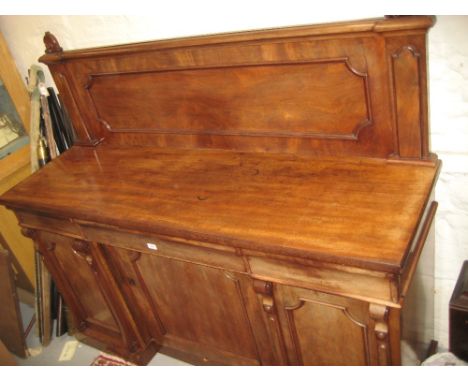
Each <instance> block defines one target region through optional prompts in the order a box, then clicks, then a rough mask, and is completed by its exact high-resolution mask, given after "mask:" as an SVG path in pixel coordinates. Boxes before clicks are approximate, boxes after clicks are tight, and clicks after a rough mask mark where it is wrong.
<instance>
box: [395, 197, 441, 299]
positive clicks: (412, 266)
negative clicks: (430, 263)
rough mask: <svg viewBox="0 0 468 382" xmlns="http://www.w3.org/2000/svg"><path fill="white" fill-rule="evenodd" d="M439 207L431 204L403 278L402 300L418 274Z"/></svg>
mask: <svg viewBox="0 0 468 382" xmlns="http://www.w3.org/2000/svg"><path fill="white" fill-rule="evenodd" d="M437 207H438V203H437V202H432V203H431V206H430V208H429V211H428V214H427V216H426V219H425V220H424V223H423V226H422V230H421V233H420V235H419V237H418V241H417V244H416V247H415V248H414V251H413V252H412V253H411V255H410V259H409V263H408V265H407V269H406V272H405V273H404V275H403V278H402V280H401V282H402V284H401V293H400V295H401V298H404V297H405V296H406V293H407V292H408V289H409V287H410V285H411V281H412V280H413V275H414V273H415V272H416V266H417V264H418V260H419V258H420V256H421V253H422V251H423V248H424V244H425V242H426V239H427V236H428V234H429V231H430V229H431V227H432V222H433V221H434V217H435V214H436V211H437Z"/></svg>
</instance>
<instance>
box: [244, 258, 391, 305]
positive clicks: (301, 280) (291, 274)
mask: <svg viewBox="0 0 468 382" xmlns="http://www.w3.org/2000/svg"><path fill="white" fill-rule="evenodd" d="M242 252H243V253H244V255H245V256H247V258H248V262H249V265H250V269H251V271H252V276H253V277H255V278H259V279H263V280H267V281H272V282H274V283H279V284H286V285H291V286H298V287H301V288H307V289H314V290H317V291H321V292H327V293H332V294H336V295H341V296H345V297H352V298H357V299H360V300H366V301H369V302H380V303H385V304H386V305H390V306H391V305H394V306H397V301H398V299H397V293H396V286H395V285H394V283H392V279H391V278H390V277H388V276H387V275H386V274H385V273H383V272H377V271H368V270H364V269H359V268H353V267H347V266H341V265H331V264H322V263H320V262H316V261H308V260H304V261H303V263H301V264H298V263H294V262H290V261H286V260H280V259H273V258H271V256H268V255H267V254H263V253H260V252H257V251H247V250H243V251H242Z"/></svg>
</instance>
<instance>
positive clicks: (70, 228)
mask: <svg viewBox="0 0 468 382" xmlns="http://www.w3.org/2000/svg"><path fill="white" fill-rule="evenodd" d="M15 213H16V216H17V217H18V220H19V222H20V225H21V226H23V227H27V228H33V229H39V230H41V231H49V232H55V233H59V234H62V235H68V236H73V237H81V236H82V235H81V232H80V227H79V226H78V225H77V224H76V223H74V222H73V221H71V220H68V219H59V218H55V217H51V216H46V215H39V214H33V213H30V212H23V211H15Z"/></svg>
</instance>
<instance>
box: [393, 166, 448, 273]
mask: <svg viewBox="0 0 468 382" xmlns="http://www.w3.org/2000/svg"><path fill="white" fill-rule="evenodd" d="M434 165H435V166H436V168H437V170H436V174H435V176H434V179H433V180H432V184H431V188H430V190H429V192H428V194H427V196H426V200H425V202H424V206H423V208H422V209H421V211H420V212H419V218H418V223H417V225H416V228H415V229H414V231H413V235H412V237H411V240H410V241H409V242H408V245H407V247H406V250H405V253H406V255H405V256H404V257H403V258H402V261H401V264H400V269H401V270H402V271H403V270H404V269H406V264H407V263H408V261H409V257H410V255H411V250H412V248H414V246H415V243H416V240H418V233H419V231H421V230H422V224H423V223H422V222H423V220H424V218H425V216H426V215H427V214H428V211H429V209H430V208H431V203H430V202H431V197H432V195H433V193H434V190H435V186H436V183H437V179H438V178H439V174H440V171H441V169H442V161H441V160H439V159H437V160H436V161H435V163H434Z"/></svg>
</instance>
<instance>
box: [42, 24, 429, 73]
mask: <svg viewBox="0 0 468 382" xmlns="http://www.w3.org/2000/svg"><path fill="white" fill-rule="evenodd" d="M434 22H435V18H434V17H432V16H409V17H401V18H387V19H385V18H379V19H367V20H354V21H345V22H337V23H326V24H316V25H302V26H293V27H283V28H271V29H260V30H251V31H244V32H233V33H232V32H231V33H221V34H209V35H202V36H191V37H182V38H172V39H165V40H157V41H148V42H140V43H132V44H123V45H113V46H105V47H99V48H87V49H77V50H69V51H63V52H62V51H59V52H55V53H50V54H45V55H43V56H42V57H40V58H39V61H40V62H42V63H46V64H53V63H58V62H61V61H66V60H72V59H78V58H91V57H101V56H108V55H116V54H131V53H142V52H149V51H154V50H163V49H173V48H188V47H194V46H204V45H218V44H231V43H242V42H246V41H248V42H249V43H252V42H255V41H268V40H278V39H290V38H299V37H301V38H302V37H306V36H311V37H313V36H325V35H340V34H349V33H363V32H370V33H380V32H390V31H401V30H411V29H428V28H430V27H432V25H434Z"/></svg>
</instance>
